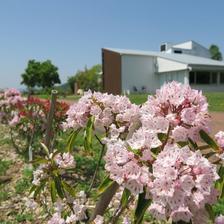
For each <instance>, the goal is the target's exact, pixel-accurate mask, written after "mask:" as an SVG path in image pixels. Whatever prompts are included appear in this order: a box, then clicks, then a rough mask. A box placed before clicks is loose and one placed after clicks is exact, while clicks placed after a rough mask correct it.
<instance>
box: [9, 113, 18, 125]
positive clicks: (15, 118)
mask: <svg viewBox="0 0 224 224" xmlns="http://www.w3.org/2000/svg"><path fill="white" fill-rule="evenodd" d="M19 121H20V117H19V116H18V115H17V114H16V115H15V116H14V117H13V119H12V120H11V121H10V122H9V125H10V126H15V125H17V124H18V123H19Z"/></svg>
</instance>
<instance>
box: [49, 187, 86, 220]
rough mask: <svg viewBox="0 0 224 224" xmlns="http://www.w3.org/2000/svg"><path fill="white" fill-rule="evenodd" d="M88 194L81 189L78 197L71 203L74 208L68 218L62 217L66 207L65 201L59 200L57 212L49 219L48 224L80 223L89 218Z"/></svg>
mask: <svg viewBox="0 0 224 224" xmlns="http://www.w3.org/2000/svg"><path fill="white" fill-rule="evenodd" d="M86 202H87V198H86V194H85V192H83V191H80V192H79V194H78V195H77V198H76V199H75V200H74V201H73V202H72V203H71V204H72V210H73V212H71V214H70V215H68V216H67V217H66V219H64V218H62V214H63V211H64V210H65V209H66V208H65V207H66V206H65V203H63V202H60V201H58V202H57V203H55V211H56V212H55V213H54V214H53V216H52V218H51V219H50V220H49V221H48V224H72V223H80V222H82V221H83V220H86V219H87V216H86V209H87V206H86Z"/></svg>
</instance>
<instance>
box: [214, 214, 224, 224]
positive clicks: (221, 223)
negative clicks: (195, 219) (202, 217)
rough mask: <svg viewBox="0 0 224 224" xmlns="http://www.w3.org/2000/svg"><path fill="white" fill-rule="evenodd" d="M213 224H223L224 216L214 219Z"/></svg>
mask: <svg viewBox="0 0 224 224" xmlns="http://www.w3.org/2000/svg"><path fill="white" fill-rule="evenodd" d="M215 224H224V215H220V216H218V217H216V219H215Z"/></svg>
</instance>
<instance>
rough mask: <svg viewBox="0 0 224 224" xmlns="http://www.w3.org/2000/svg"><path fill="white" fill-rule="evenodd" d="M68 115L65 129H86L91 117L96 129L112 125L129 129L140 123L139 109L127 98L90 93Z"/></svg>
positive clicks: (71, 108)
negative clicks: (93, 119)
mask: <svg viewBox="0 0 224 224" xmlns="http://www.w3.org/2000/svg"><path fill="white" fill-rule="evenodd" d="M67 115H68V117H67V121H66V123H65V124H64V127H65V129H67V128H74V129H78V128H80V127H84V126H85V125H86V123H87V121H88V119H89V118H90V117H91V116H94V118H95V127H96V128H103V127H106V128H109V126H110V125H111V124H116V126H117V127H122V126H124V127H125V128H126V129H128V128H130V126H131V125H132V124H133V123H135V122H137V121H138V119H139V107H138V106H137V105H135V104H132V103H131V102H130V100H129V99H128V98H127V97H126V96H114V95H112V94H107V93H100V92H94V93H92V92H91V91H89V92H86V93H85V94H84V96H83V97H82V98H81V99H80V100H79V101H78V102H77V103H75V104H73V105H72V106H71V107H70V109H69V110H68V112H67Z"/></svg>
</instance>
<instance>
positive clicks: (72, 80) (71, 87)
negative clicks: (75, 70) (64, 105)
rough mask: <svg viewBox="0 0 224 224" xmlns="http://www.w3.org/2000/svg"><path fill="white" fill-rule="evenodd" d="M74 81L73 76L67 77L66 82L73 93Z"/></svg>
mask: <svg viewBox="0 0 224 224" xmlns="http://www.w3.org/2000/svg"><path fill="white" fill-rule="evenodd" d="M75 82H76V77H75V76H70V77H68V80H67V83H68V86H69V88H70V90H71V91H72V93H74V86H75Z"/></svg>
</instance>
